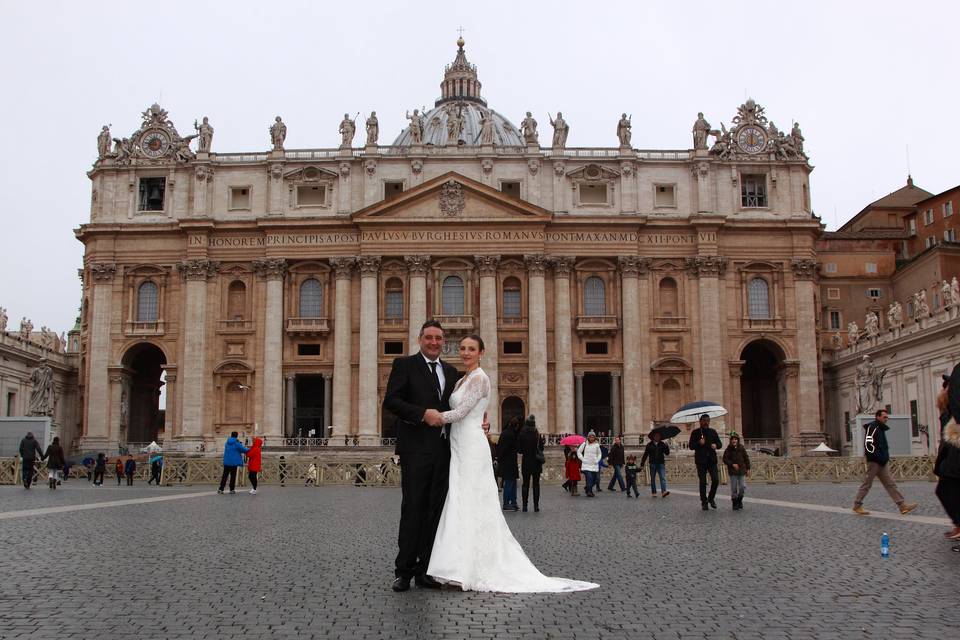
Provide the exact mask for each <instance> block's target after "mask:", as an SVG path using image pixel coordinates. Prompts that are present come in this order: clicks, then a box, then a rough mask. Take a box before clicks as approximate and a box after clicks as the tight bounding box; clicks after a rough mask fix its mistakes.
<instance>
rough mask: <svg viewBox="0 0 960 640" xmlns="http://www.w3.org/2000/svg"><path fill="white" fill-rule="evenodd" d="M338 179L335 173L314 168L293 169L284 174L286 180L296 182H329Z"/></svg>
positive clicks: (321, 168)
mask: <svg viewBox="0 0 960 640" xmlns="http://www.w3.org/2000/svg"><path fill="white" fill-rule="evenodd" d="M338 177H339V176H338V175H337V173H336V172H335V171H330V170H329V169H324V168H323V167H314V166H308V167H300V168H299V169H292V170H290V171H287V172H285V173H284V174H283V179H284V180H293V181H296V182H329V181H330V180H336V179H337V178H338Z"/></svg>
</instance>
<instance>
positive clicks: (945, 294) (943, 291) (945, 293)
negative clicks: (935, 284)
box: [940, 280, 953, 309]
mask: <svg viewBox="0 0 960 640" xmlns="http://www.w3.org/2000/svg"><path fill="white" fill-rule="evenodd" d="M940 304H942V305H943V308H944V309H950V308H951V307H953V294H952V293H951V289H950V283H949V282H947V281H946V280H941V281H940Z"/></svg>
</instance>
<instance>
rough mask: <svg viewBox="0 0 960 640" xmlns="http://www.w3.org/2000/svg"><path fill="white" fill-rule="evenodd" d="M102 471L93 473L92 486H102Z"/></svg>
mask: <svg viewBox="0 0 960 640" xmlns="http://www.w3.org/2000/svg"><path fill="white" fill-rule="evenodd" d="M103 471H104V470H103V469H100V470H99V471H97V470H94V472H93V484H103Z"/></svg>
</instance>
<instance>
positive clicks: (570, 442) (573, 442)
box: [560, 433, 586, 447]
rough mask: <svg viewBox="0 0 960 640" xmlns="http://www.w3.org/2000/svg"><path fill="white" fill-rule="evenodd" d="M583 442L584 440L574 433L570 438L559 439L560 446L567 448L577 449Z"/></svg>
mask: <svg viewBox="0 0 960 640" xmlns="http://www.w3.org/2000/svg"><path fill="white" fill-rule="evenodd" d="M585 440H586V438H584V437H583V436H581V435H578V434H576V433H575V434H573V435H572V436H567V437H565V438H563V439H561V440H560V444H562V445H564V446H567V447H579V446H580V445H581V444H583V442H584V441H585Z"/></svg>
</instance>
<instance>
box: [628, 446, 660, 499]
mask: <svg viewBox="0 0 960 640" xmlns="http://www.w3.org/2000/svg"><path fill="white" fill-rule="evenodd" d="M623 470H624V471H625V472H626V474H627V497H628V498H629V497H630V490H631V489H633V493H634V497H636V498H639V497H640V490H639V489H637V473H639V472H640V467H638V466H637V456H635V455H633V454H630V455H629V456H627V464H626V465H624V467H623ZM653 495H657V494H656V493H654V494H653Z"/></svg>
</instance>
